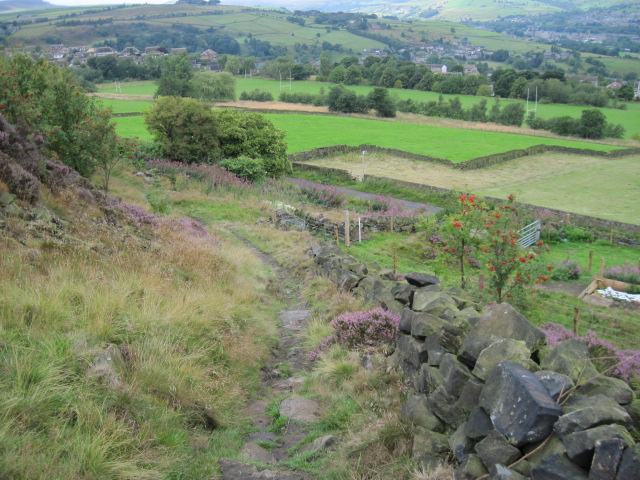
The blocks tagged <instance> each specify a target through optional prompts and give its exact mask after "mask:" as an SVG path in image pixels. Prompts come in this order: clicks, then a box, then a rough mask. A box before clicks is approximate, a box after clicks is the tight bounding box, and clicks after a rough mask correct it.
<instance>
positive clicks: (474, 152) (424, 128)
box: [117, 114, 616, 162]
mask: <svg viewBox="0 0 640 480" xmlns="http://www.w3.org/2000/svg"><path fill="white" fill-rule="evenodd" d="M265 116H266V117H267V118H268V119H269V120H271V121H272V122H273V124H274V125H275V126H276V127H277V128H279V129H281V130H284V131H286V132H287V137H286V140H287V142H288V143H289V148H288V153H294V152H300V151H304V150H311V149H313V148H318V147H326V146H329V145H353V146H357V145H361V144H368V145H376V146H379V147H384V148H395V149H398V150H403V151H407V152H412V153H418V154H421V155H429V156H432V157H438V158H447V159H449V160H451V161H454V162H465V161H467V160H470V159H472V158H475V157H479V156H484V155H490V154H493V153H500V152H504V151H507V150H514V149H518V148H525V147H528V146H532V145H539V144H540V143H542V142H543V141H544V143H547V144H550V145H562V146H567V147H574V148H590V149H593V150H601V151H610V150H614V149H615V148H616V147H614V146H611V145H603V144H597V143H588V142H580V141H570V140H556V139H551V138H545V139H544V140H543V139H541V138H540V137H532V136H527V135H516V134H508V133H497V132H483V131H477V130H459V129H453V128H446V127H435V126H430V125H417V124H410V123H400V122H393V121H384V120H370V119H361V118H349V117H334V116H325V115H305V114H267V115H265ZM117 123H118V126H117V129H118V133H119V134H120V135H123V136H127V137H140V138H142V139H150V138H151V137H150V134H149V133H148V132H147V131H146V129H145V127H144V122H143V118H142V117H121V118H118V119H117ZM310 132H313V133H312V134H311V133H310Z"/></svg>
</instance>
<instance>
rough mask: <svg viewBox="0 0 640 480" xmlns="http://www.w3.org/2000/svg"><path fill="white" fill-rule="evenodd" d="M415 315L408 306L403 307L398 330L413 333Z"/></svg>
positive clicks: (407, 333) (408, 333)
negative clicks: (412, 326)
mask: <svg viewBox="0 0 640 480" xmlns="http://www.w3.org/2000/svg"><path fill="white" fill-rule="evenodd" d="M414 316H415V312H414V311H413V310H411V309H410V308H408V307H405V308H403V309H402V312H401V314H400V323H399V324H398V330H400V332H402V333H404V334H406V335H411V325H412V323H413V317H414Z"/></svg>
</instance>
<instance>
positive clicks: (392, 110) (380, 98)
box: [367, 87, 396, 117]
mask: <svg viewBox="0 0 640 480" xmlns="http://www.w3.org/2000/svg"><path fill="white" fill-rule="evenodd" d="M367 101H368V103H369V107H371V108H373V109H374V110H375V111H376V115H377V116H378V117H395V116H396V105H395V103H394V102H393V99H392V98H391V95H389V91H388V90H387V89H386V88H382V87H376V88H374V89H373V90H372V91H371V92H370V93H369V95H367Z"/></svg>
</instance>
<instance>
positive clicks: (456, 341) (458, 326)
mask: <svg viewBox="0 0 640 480" xmlns="http://www.w3.org/2000/svg"><path fill="white" fill-rule="evenodd" d="M471 328H472V325H471V323H469V322H468V321H467V320H465V319H464V318H459V317H456V316H455V313H454V316H453V318H452V319H451V321H449V322H447V323H445V324H444V325H442V328H441V329H440V330H439V331H438V333H437V338H438V344H439V345H440V347H442V349H443V350H444V351H445V352H449V353H457V352H458V350H460V347H461V346H462V342H463V341H464V340H465V337H466V336H467V334H468V333H469V331H470V330H471Z"/></svg>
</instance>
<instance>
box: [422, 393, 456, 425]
mask: <svg viewBox="0 0 640 480" xmlns="http://www.w3.org/2000/svg"><path fill="white" fill-rule="evenodd" d="M427 402H428V405H429V408H430V409H431V411H432V412H433V413H435V414H436V415H437V416H438V418H439V419H440V420H442V421H443V422H444V423H446V424H447V425H450V426H451V427H453V428H458V427H459V426H460V425H462V424H463V423H464V420H465V413H464V410H463V409H462V408H461V407H460V406H459V405H458V404H457V403H456V397H454V396H453V395H451V394H450V393H449V392H448V391H447V389H446V387H444V385H440V386H439V387H438V388H436V389H435V391H434V392H433V393H432V394H431V395H429V396H428V397H427Z"/></svg>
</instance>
